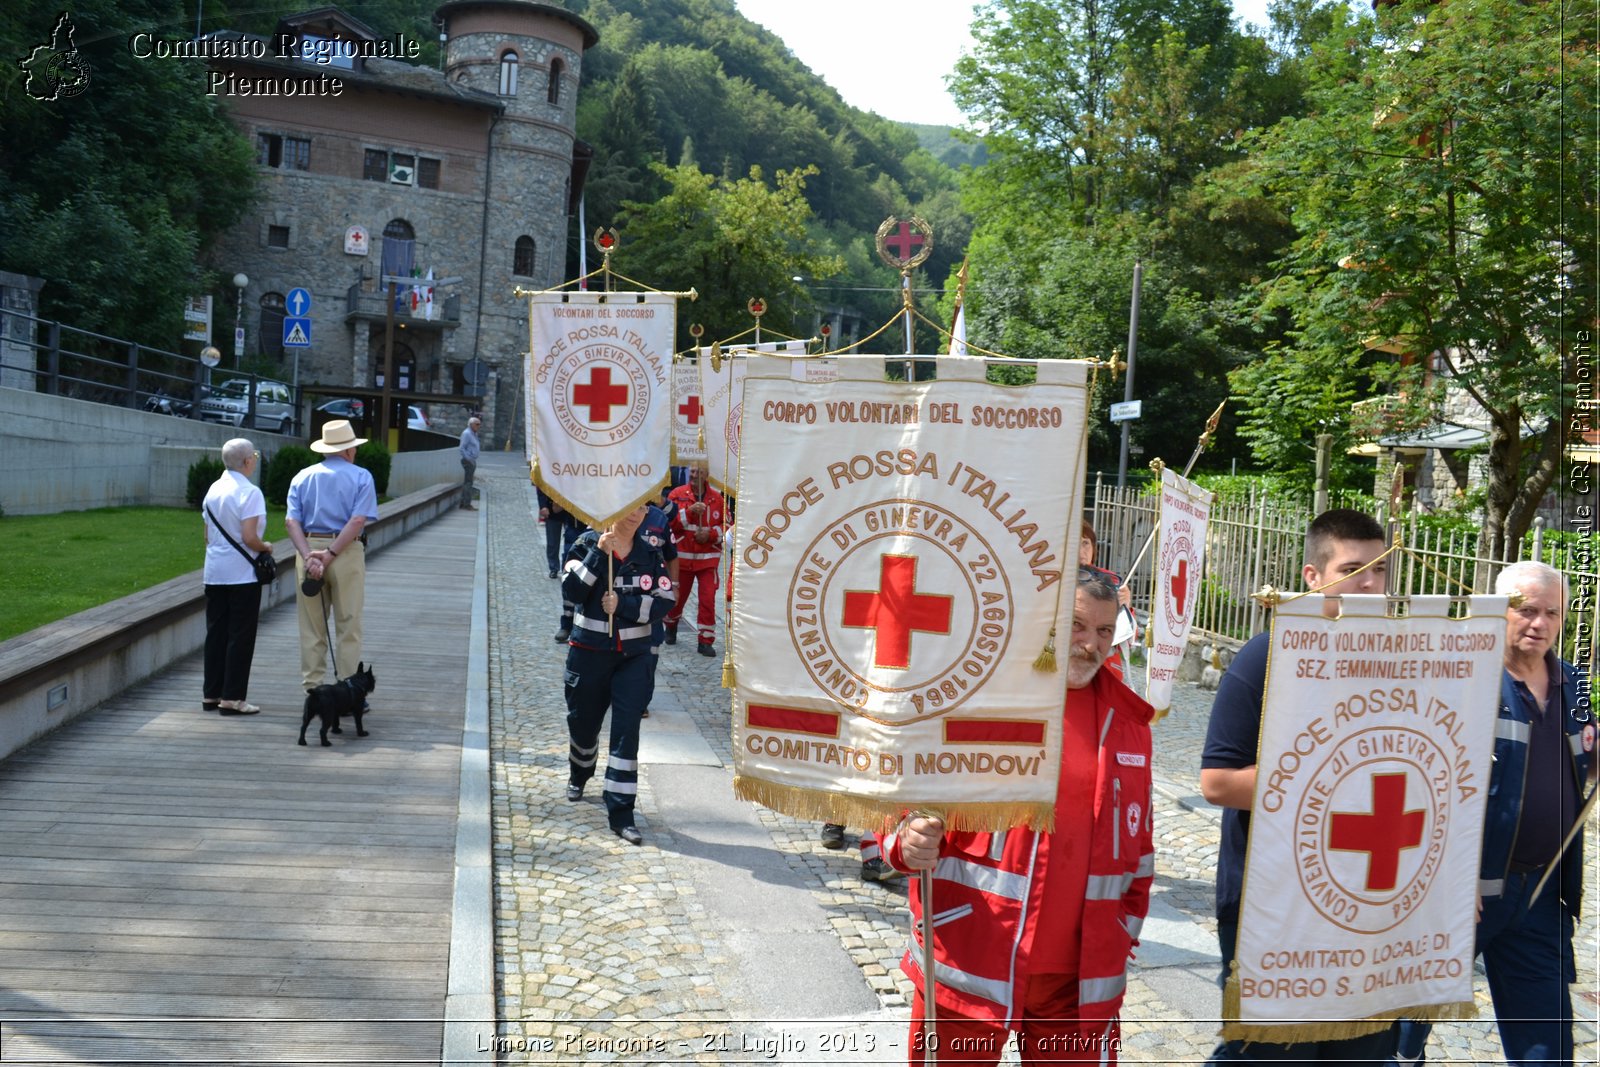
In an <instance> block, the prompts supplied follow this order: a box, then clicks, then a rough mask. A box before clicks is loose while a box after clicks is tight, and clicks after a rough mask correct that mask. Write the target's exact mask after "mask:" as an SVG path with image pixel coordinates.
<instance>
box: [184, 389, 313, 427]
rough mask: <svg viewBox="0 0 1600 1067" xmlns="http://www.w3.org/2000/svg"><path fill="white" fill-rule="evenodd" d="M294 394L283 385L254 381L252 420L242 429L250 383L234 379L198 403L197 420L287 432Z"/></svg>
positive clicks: (247, 407) (247, 404) (248, 399)
mask: <svg viewBox="0 0 1600 1067" xmlns="http://www.w3.org/2000/svg"><path fill="white" fill-rule="evenodd" d="M293 396H294V394H293V393H292V392H290V390H289V387H288V386H287V385H285V384H284V383H283V382H274V381H270V380H268V379H257V380H256V420H255V423H254V425H252V426H248V427H247V426H245V422H246V420H247V419H248V418H249V415H250V380H249V379H248V378H234V379H233V380H231V381H226V382H223V383H222V384H221V385H219V386H217V387H216V388H215V389H213V390H212V391H211V395H210V396H208V397H206V398H205V399H204V400H202V401H200V418H201V419H203V420H204V421H206V422H221V423H226V424H228V425H229V426H238V427H242V428H245V429H262V430H271V431H274V432H276V433H288V432H289V431H290V430H291V429H293V427H294V401H293Z"/></svg>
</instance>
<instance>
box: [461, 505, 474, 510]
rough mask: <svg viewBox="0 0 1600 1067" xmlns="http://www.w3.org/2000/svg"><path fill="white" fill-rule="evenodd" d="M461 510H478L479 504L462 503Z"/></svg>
mask: <svg viewBox="0 0 1600 1067" xmlns="http://www.w3.org/2000/svg"><path fill="white" fill-rule="evenodd" d="M461 510H462V511H477V510H478V505H476V504H462V505H461Z"/></svg>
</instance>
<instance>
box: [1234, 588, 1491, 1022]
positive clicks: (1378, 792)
mask: <svg viewBox="0 0 1600 1067" xmlns="http://www.w3.org/2000/svg"><path fill="white" fill-rule="evenodd" d="M1323 600H1324V598H1323V597H1321V596H1316V595H1312V596H1306V597H1302V598H1300V599H1297V600H1293V601H1290V602H1287V603H1284V604H1282V605H1280V606H1279V608H1278V610H1277V612H1276V613H1275V616H1276V617H1275V618H1274V620H1273V627H1272V647H1271V652H1270V657H1269V660H1268V668H1267V683H1266V693H1265V696H1264V709H1265V710H1264V714H1263V718H1262V725H1261V749H1260V760H1259V763H1258V765H1257V769H1256V793H1255V801H1254V804H1253V806H1252V808H1251V818H1250V846H1249V854H1248V857H1247V859H1246V862H1245V875H1244V898H1243V902H1242V905H1241V908H1240V912H1239V942H1238V954H1237V961H1236V964H1237V969H1236V971H1235V974H1234V977H1232V978H1230V979H1229V981H1228V986H1227V990H1226V992H1225V993H1224V1005H1225V1007H1224V1013H1225V1014H1226V1015H1227V1016H1228V1019H1229V1020H1230V1021H1229V1022H1227V1023H1226V1024H1225V1025H1224V1027H1223V1034H1224V1036H1226V1037H1228V1038H1230V1039H1233V1038H1250V1039H1259V1040H1268V1041H1296V1040H1317V1039H1319V1038H1324V1037H1331V1036H1337V1032H1336V1031H1334V1030H1330V1028H1329V1027H1328V1024H1329V1023H1333V1022H1336V1021H1340V1020H1376V1021H1374V1022H1372V1024H1371V1027H1370V1029H1373V1030H1376V1029H1381V1028H1382V1027H1383V1026H1386V1025H1388V1021H1389V1020H1391V1019H1393V1018H1395V1017H1399V1016H1405V1017H1409V1018H1417V1019H1428V1018H1452V1017H1461V1016H1467V1015H1471V1014H1473V1012H1474V1010H1475V1009H1474V1007H1473V997H1472V958H1473V928H1474V925H1475V914H1476V892H1477V886H1478V856H1479V847H1480V842H1481V839H1482V833H1483V815H1484V803H1485V792H1486V790H1487V789H1488V786H1489V760H1490V756H1491V754H1492V750H1493V745H1494V729H1495V704H1496V701H1497V700H1498V699H1499V695H1500V672H1501V656H1502V647H1501V646H1502V643H1503V641H1504V640H1505V625H1506V624H1505V610H1506V598H1505V597H1503V596H1500V597H1496V596H1475V597H1472V598H1471V601H1470V604H1471V607H1470V612H1471V614H1470V617H1468V618H1464V619H1452V618H1450V617H1449V607H1450V598H1448V597H1412V598H1411V600H1410V601H1409V610H1408V614H1407V615H1406V617H1404V618H1386V617H1385V616H1384V614H1383V612H1384V605H1385V601H1384V598H1383V597H1380V596H1346V597H1344V598H1342V600H1343V615H1342V617H1340V618H1338V619H1327V618H1324V617H1323V615H1322V613H1321V608H1322V605H1323ZM1343 1033H1344V1035H1345V1036H1348V1035H1349V1033H1350V1031H1348V1030H1346V1031H1343Z"/></svg>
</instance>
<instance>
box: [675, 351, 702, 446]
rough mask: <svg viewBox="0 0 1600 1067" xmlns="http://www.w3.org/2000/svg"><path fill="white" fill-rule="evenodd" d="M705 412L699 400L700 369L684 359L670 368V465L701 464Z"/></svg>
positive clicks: (695, 364)
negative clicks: (671, 463)
mask: <svg viewBox="0 0 1600 1067" xmlns="http://www.w3.org/2000/svg"><path fill="white" fill-rule="evenodd" d="M705 427H706V409H705V405H704V404H702V403H701V401H700V367H699V365H698V363H694V362H690V361H689V360H687V359H684V360H679V361H678V362H677V363H674V364H673V365H672V462H673V463H674V464H676V465H678V466H688V465H690V464H695V463H704V462H705V459H706V446H705V436H704V432H703V431H704V430H705Z"/></svg>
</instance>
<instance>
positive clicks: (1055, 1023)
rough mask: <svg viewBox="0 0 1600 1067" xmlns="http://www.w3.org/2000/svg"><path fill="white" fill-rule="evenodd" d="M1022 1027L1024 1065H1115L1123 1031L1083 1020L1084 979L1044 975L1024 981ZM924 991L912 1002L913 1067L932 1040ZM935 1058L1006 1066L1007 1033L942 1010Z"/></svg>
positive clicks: (1111, 1023)
mask: <svg viewBox="0 0 1600 1067" xmlns="http://www.w3.org/2000/svg"><path fill="white" fill-rule="evenodd" d="M1021 984H1022V986H1023V991H1022V993H1023V995H1022V1027H1021V1029H1020V1030H1019V1031H1018V1032H1017V1049H1018V1051H1019V1052H1020V1054H1021V1056H1022V1062H1023V1063H1115V1062H1117V1051H1118V1049H1119V1048H1120V1047H1121V1044H1122V1029H1121V1027H1119V1026H1118V1025H1117V1020H1115V1019H1079V1018H1078V1017H1077V1015H1078V977H1077V975H1066V974H1038V975H1033V976H1031V977H1028V978H1024V979H1022V982H1021ZM922 1018H923V1014H922V990H921V989H918V990H917V991H916V996H915V997H914V998H913V1000H912V1003H911V1037H910V1045H909V1047H910V1049H911V1063H912V1064H913V1067H915V1065H917V1064H921V1063H922V1062H923V1061H924V1059H925V1055H924V1051H925V1049H926V1048H927V1046H928V1038H927V1036H926V1035H924V1034H923V1032H922ZM933 1025H934V1035H933V1037H934V1040H935V1041H936V1042H937V1043H938V1044H937V1047H936V1048H935V1049H934V1056H935V1058H936V1060H937V1062H938V1063H939V1064H940V1067H943V1065H944V1064H957V1063H960V1064H979V1065H988V1064H995V1063H999V1062H1000V1054H1001V1053H1002V1052H1003V1051H1004V1050H1005V1047H1006V1037H1007V1034H1006V1028H1005V1027H1004V1026H1002V1025H1000V1024H998V1023H991V1022H984V1021H979V1020H977V1019H965V1018H955V1017H952V1016H951V1015H950V1014H949V1013H948V1012H947V1011H946V1009H944V1008H943V1007H941V1008H940V1009H939V1012H938V1018H937V1019H935V1020H934V1024H933Z"/></svg>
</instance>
